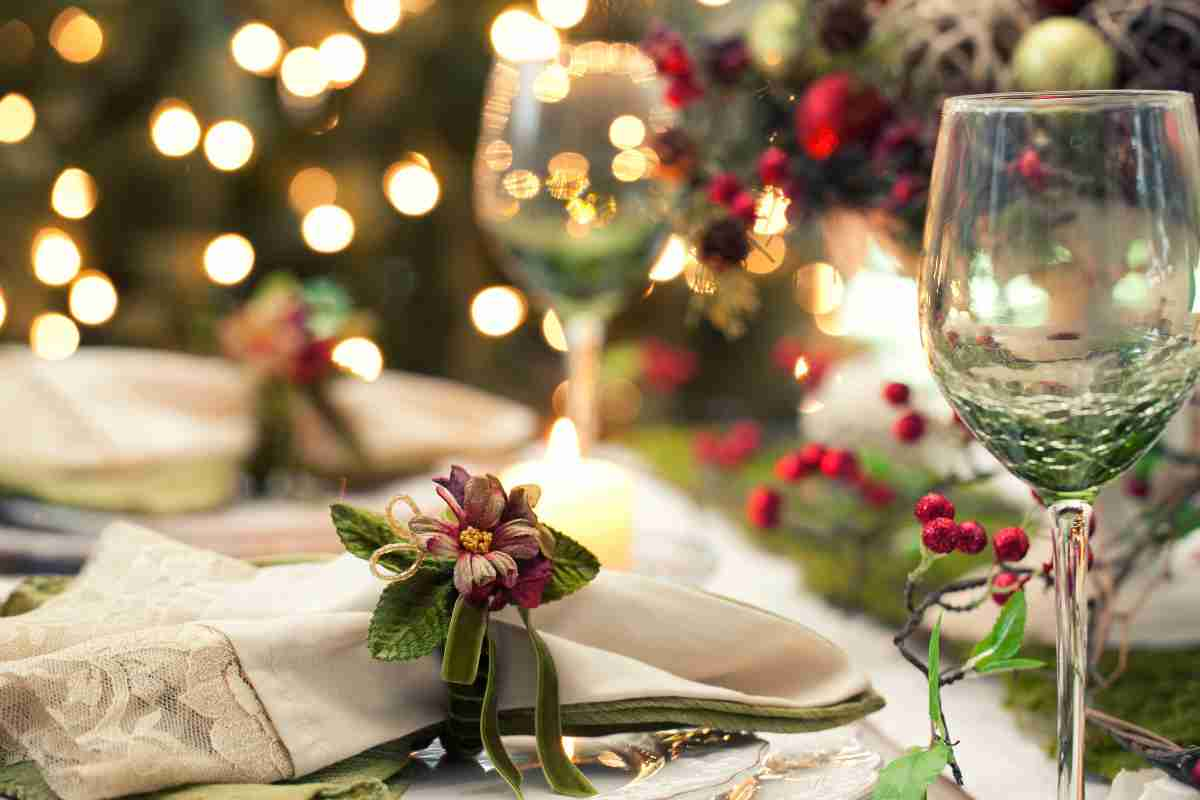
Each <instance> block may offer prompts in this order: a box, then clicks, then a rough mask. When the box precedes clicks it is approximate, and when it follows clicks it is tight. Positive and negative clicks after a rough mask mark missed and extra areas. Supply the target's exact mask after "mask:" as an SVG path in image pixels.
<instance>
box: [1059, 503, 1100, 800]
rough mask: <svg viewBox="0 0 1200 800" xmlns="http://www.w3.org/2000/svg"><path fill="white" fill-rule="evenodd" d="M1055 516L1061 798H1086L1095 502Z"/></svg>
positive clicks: (1064, 506)
mask: <svg viewBox="0 0 1200 800" xmlns="http://www.w3.org/2000/svg"><path fill="white" fill-rule="evenodd" d="M1050 515H1051V516H1052V517H1053V520H1054V590H1055V594H1056V596H1057V601H1058V800H1083V793H1084V783H1085V781H1084V772H1083V754H1084V729H1085V727H1086V724H1087V696H1086V693H1087V674H1088V647H1087V628H1088V606H1087V571H1088V531H1089V528H1090V525H1091V519H1092V507H1091V506H1090V505H1089V504H1087V503H1085V502H1083V501H1080V500H1066V501H1063V502H1060V503H1055V504H1054V505H1053V506H1051V507H1050Z"/></svg>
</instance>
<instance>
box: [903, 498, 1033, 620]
mask: <svg viewBox="0 0 1200 800" xmlns="http://www.w3.org/2000/svg"><path fill="white" fill-rule="evenodd" d="M955 513H956V512H955V508H954V503H952V502H950V500H949V499H948V498H946V497H945V496H944V495H940V494H937V493H931V494H927V495H925V496H924V497H922V498H921V499H920V500H918V501H917V504H916V505H915V506H914V507H913V514H914V515H915V516H916V518H917V520H919V521H920V522H921V525H922V527H921V544H922V545H923V546H924V548H925V549H926V550H928V551H929V552H931V553H935V554H937V555H940V556H941V555H948V554H950V553H953V552H955V551H957V552H959V553H965V554H967V555H978V554H979V553H982V552H983V551H984V550H985V549H987V546H988V534H987V531H986V530H985V529H984V527H983V526H982V525H980V524H979V523H978V522H976V521H975V520H967V521H965V522H961V523H957V522H955V521H954V516H955ZM991 543H992V551H993V552H994V553H995V557H996V563H997V564H1001V565H1003V564H1008V563H1015V562H1017V561H1020V560H1021V559H1023V558H1025V556H1026V555H1028V554H1029V535H1028V534H1027V533H1025V530H1024V529H1023V528H1015V527H1014V528H1002V529H1001V530H999V531H997V532H996V534H995V535H994V536H993V537H992V540H991ZM1028 580H1029V576H1025V577H1021V576H1019V575H1017V574H1015V573H1013V572H1009V571H1007V570H1003V571H1001V572H1000V574H999V575H997V576H996V578H995V579H994V580H993V581H992V586H994V587H995V588H997V589H1000V590H1002V591H998V592H996V593H995V594H993V595H992V599H994V600H995V601H996V602H997V603H999V604H1000V605H1004V603H1005V602H1007V600H1008V597H1009V595H1011V594H1012V592H1014V591H1016V590H1017V589H1020V588H1021V587H1023V586H1024V585H1025V583H1026V582H1028ZM1014 587H1015V588H1014Z"/></svg>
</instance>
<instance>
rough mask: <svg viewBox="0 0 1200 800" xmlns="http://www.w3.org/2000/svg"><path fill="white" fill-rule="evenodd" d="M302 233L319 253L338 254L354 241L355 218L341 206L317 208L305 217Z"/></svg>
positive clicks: (306, 242) (301, 226) (309, 244)
mask: <svg viewBox="0 0 1200 800" xmlns="http://www.w3.org/2000/svg"><path fill="white" fill-rule="evenodd" d="M300 233H301V234H302V235H303V236H304V243H305V244H307V245H308V246H309V247H311V248H312V249H313V250H316V251H317V252H318V253H337V252H340V251H342V250H345V249H346V248H347V247H349V246H350V243H351V242H352V241H354V217H352V216H350V212H349V211H347V210H346V209H344V208H342V207H341V206H335V205H332V204H331V205H323V206H317V207H316V208H314V209H312V210H311V211H309V212H308V213H307V214H305V215H304V220H303V221H302V222H301V223H300Z"/></svg>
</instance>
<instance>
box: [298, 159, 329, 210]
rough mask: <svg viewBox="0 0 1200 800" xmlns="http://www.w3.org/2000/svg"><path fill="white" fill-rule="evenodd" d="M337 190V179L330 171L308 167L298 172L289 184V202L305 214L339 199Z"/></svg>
mask: <svg viewBox="0 0 1200 800" xmlns="http://www.w3.org/2000/svg"><path fill="white" fill-rule="evenodd" d="M337 190H338V185H337V179H336V178H334V177H333V175H332V174H331V173H330V172H329V171H327V170H324V169H321V168H320V167H307V168H305V169H302V170H300V171H299V172H297V173H296V176H295V177H294V178H292V182H291V183H289V184H288V202H290V203H291V204H292V208H294V209H296V211H297V212H299V213H301V214H304V213H306V212H307V211H309V210H310V209H313V208H316V207H317V206H325V205H329V204H331V203H332V202H333V201H334V200H337Z"/></svg>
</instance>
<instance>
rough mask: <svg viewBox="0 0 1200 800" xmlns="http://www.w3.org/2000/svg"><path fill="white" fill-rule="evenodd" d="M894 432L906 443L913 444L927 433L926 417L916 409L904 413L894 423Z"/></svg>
mask: <svg viewBox="0 0 1200 800" xmlns="http://www.w3.org/2000/svg"><path fill="white" fill-rule="evenodd" d="M892 434H893V435H894V436H895V437H896V438H897V439H899V440H900V441H902V442H904V443H906V444H912V443H913V442H916V441H918V440H920V438H921V437H922V436H924V435H925V417H923V416H922V415H921V414H920V413H918V412H916V411H910V412H908V413H907V414H905V415H903V416H902V417H900V418H899V419H897V420H896V422H895V423H894V424H893V425H892Z"/></svg>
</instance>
